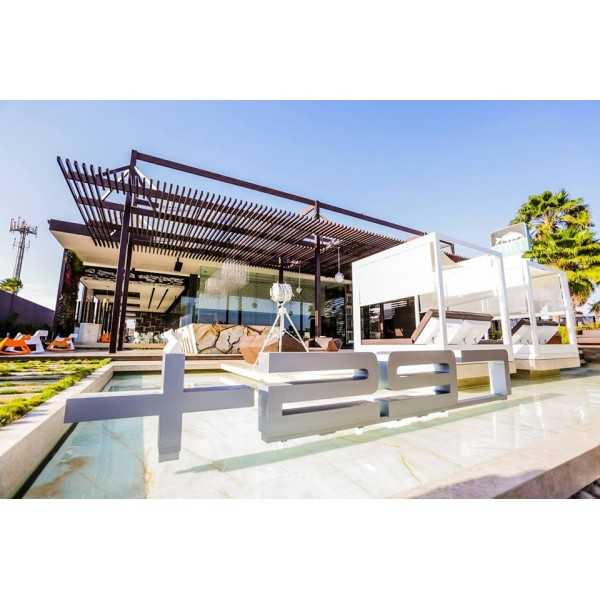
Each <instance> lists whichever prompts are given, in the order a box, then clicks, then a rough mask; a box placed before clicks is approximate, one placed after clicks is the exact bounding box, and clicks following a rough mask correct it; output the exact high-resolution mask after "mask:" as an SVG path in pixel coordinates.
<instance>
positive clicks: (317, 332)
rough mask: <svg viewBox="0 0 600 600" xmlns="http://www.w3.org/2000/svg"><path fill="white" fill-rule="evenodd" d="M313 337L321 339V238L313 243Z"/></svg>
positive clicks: (317, 204)
mask: <svg viewBox="0 0 600 600" xmlns="http://www.w3.org/2000/svg"><path fill="white" fill-rule="evenodd" d="M319 218H321V215H320V212H319V203H318V202H317V203H315V219H319ZM315 337H316V338H317V337H321V236H320V235H317V236H316V243H315Z"/></svg>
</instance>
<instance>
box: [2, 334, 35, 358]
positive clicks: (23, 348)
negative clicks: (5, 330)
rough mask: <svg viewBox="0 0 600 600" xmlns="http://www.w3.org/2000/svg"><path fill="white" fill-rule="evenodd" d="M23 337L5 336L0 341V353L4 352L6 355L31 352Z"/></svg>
mask: <svg viewBox="0 0 600 600" xmlns="http://www.w3.org/2000/svg"><path fill="white" fill-rule="evenodd" d="M25 337H28V336H25ZM25 337H20V338H19V339H15V340H13V339H11V338H9V337H5V338H4V339H3V340H2V342H0V354H5V355H7V356H8V355H11V354H13V355H14V354H17V355H20V354H31V348H30V347H29V346H28V345H27V340H26V339H25Z"/></svg>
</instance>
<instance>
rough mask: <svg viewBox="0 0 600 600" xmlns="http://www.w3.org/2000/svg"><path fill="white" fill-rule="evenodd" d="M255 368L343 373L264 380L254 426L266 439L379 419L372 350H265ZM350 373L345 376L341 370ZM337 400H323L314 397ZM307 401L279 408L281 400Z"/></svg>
mask: <svg viewBox="0 0 600 600" xmlns="http://www.w3.org/2000/svg"><path fill="white" fill-rule="evenodd" d="M259 367H260V368H261V369H262V370H263V371H264V372H265V373H269V374H275V373H282V374H283V373H302V372H311V373H312V372H318V371H321V372H322V371H329V372H332V371H333V372H335V371H342V373H340V374H339V376H333V377H332V376H331V374H328V376H327V377H322V378H320V379H310V380H307V379H304V380H299V381H294V380H291V381H288V382H285V383H269V384H268V385H266V386H265V387H264V388H263V389H261V390H260V391H259V396H258V402H259V406H258V408H259V415H258V428H259V429H260V432H261V434H262V439H263V440H264V441H267V442H272V441H277V440H287V439H290V438H293V437H300V436H304V435H313V434H318V433H329V432H333V431H337V430H339V429H347V428H349V427H359V426H362V425H365V424H368V423H373V422H375V421H377V420H378V419H379V404H378V402H377V401H375V400H373V399H371V398H368V399H364V398H360V399H356V398H354V397H356V396H368V395H370V394H373V393H374V392H375V391H376V390H377V386H378V383H379V376H378V371H377V360H376V358H375V355H374V354H373V353H371V352H336V353H326V352H318V353H316V352H315V353H305V352H281V353H280V352H277V353H275V352H270V353H264V354H261V355H260V358H259ZM343 371H346V372H348V371H350V374H347V373H343ZM327 399H337V401H332V402H329V403H326V404H323V403H320V404H315V403H314V401H322V400H327ZM300 402H303V403H304V402H305V403H310V404H308V406H302V407H294V406H288V407H284V404H289V405H293V404H297V403H300Z"/></svg>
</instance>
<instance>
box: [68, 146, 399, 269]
mask: <svg viewBox="0 0 600 600" xmlns="http://www.w3.org/2000/svg"><path fill="white" fill-rule="evenodd" d="M58 163H59V166H60V169H61V171H62V173H63V176H64V178H65V180H66V182H67V185H68V186H69V190H70V191H71V194H72V195H73V198H74V200H75V202H76V204H77V207H78V209H79V212H80V214H81V217H82V218H83V221H84V223H85V225H86V227H87V229H88V231H89V234H90V236H91V237H92V239H93V241H94V244H95V245H97V246H105V247H112V248H115V247H117V246H118V245H119V238H120V230H121V223H122V217H123V212H124V210H125V203H124V202H118V201H116V200H118V199H119V197H121V198H124V197H125V196H126V195H127V194H131V196H132V199H133V204H132V209H131V221H130V232H131V234H132V235H133V240H134V250H135V251H137V252H149V253H158V254H166V255H169V256H173V257H181V258H183V257H187V258H193V259H196V260H210V261H217V262H222V261H237V262H242V263H245V264H249V265H253V266H261V267H268V268H277V267H278V265H279V261H280V259H281V261H282V262H283V265H284V267H285V268H288V269H289V268H297V269H300V270H301V271H302V272H313V270H314V264H313V257H314V252H315V244H316V239H317V236H318V237H319V238H320V240H321V272H322V273H323V275H326V276H327V275H330V276H331V275H333V274H334V273H335V272H336V271H337V260H338V248H339V255H340V262H341V265H342V268H345V269H346V270H347V269H348V267H349V265H350V263H351V262H353V261H354V260H357V259H360V258H363V257H365V256H369V255H370V254H373V253H375V252H379V251H381V250H385V249H387V248H391V247H392V246H396V245H398V244H400V243H402V242H403V241H404V240H402V239H398V238H395V237H391V236H387V235H383V234H380V233H374V232H370V231H367V230H363V229H359V228H356V227H351V226H348V225H344V224H340V223H335V222H333V221H331V220H329V219H326V218H315V217H314V216H311V215H307V214H302V213H300V214H299V213H295V212H292V211H288V210H282V209H278V208H274V207H271V206H267V205H261V204H257V203H254V202H248V201H244V200H239V199H236V198H231V197H227V196H224V195H218V194H215V193H210V192H207V191H201V190H197V189H192V188H190V187H186V186H178V185H173V184H168V183H166V182H164V181H163V182H161V181H158V180H156V181H154V180H152V179H148V178H146V177H139V176H138V175H137V174H136V175H134V176H133V177H131V176H130V175H129V173H128V171H125V170H112V171H111V170H109V169H105V168H102V167H94V166H92V165H90V166H88V165H86V164H85V163H81V164H79V163H78V162H77V161H73V162H71V161H70V160H69V159H66V160H64V161H63V160H62V159H61V158H60V157H59V158H58ZM109 197H110V200H109V199H108V198H109Z"/></svg>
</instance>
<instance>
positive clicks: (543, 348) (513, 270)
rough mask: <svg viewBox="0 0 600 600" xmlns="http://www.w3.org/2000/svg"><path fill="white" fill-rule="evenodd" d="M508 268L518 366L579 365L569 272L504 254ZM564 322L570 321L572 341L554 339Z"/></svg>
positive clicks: (532, 367)
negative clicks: (557, 341)
mask: <svg viewBox="0 0 600 600" xmlns="http://www.w3.org/2000/svg"><path fill="white" fill-rule="evenodd" d="M504 270H505V275H506V277H505V279H506V289H507V297H508V309H509V314H510V317H511V322H512V324H513V328H512V332H513V352H514V356H515V359H516V361H517V367H518V368H526V369H533V370H547V369H556V368H567V367H577V366H579V350H578V348H577V333H576V328H575V315H574V313H573V306H572V303H571V297H570V294H569V285H568V281H567V277H566V274H565V273H564V272H563V271H560V270H559V269H556V268H554V267H550V266H547V265H540V264H538V263H535V262H533V261H530V260H527V259H523V258H521V257H520V256H518V255H515V256H505V257H504ZM561 323H564V324H565V325H566V329H567V334H568V344H564V343H551V340H552V338H553V337H554V336H555V334H556V333H557V332H558V327H559V324H561Z"/></svg>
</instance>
